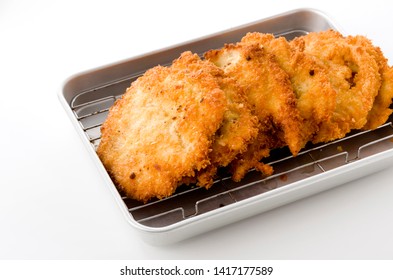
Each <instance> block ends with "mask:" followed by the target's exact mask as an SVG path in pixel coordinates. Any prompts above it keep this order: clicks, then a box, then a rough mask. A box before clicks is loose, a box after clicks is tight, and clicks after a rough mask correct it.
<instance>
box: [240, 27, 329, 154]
mask: <svg viewBox="0 0 393 280" xmlns="http://www.w3.org/2000/svg"><path fill="white" fill-rule="evenodd" d="M241 42H242V43H243V44H258V45H259V46H260V47H261V48H263V49H264V50H266V51H267V52H268V53H270V54H272V55H274V57H275V59H276V61H277V63H278V64H279V65H280V67H281V68H282V69H283V70H284V71H285V72H286V73H287V74H288V76H289V79H290V81H291V83H292V87H293V90H294V92H295V94H296V98H297V108H298V109H299V113H300V116H301V117H302V119H303V121H302V125H301V132H302V137H303V139H302V145H301V146H302V147H304V146H305V144H306V143H307V142H308V141H310V140H311V139H312V137H313V136H314V135H315V134H316V133H317V132H318V130H319V127H320V126H321V124H322V123H324V122H326V121H327V120H328V119H329V118H330V117H331V115H332V113H333V110H334V108H335V106H334V104H335V101H336V92H335V90H334V89H333V88H332V86H331V84H330V82H329V79H328V76H327V71H326V67H324V65H321V64H320V63H318V61H316V60H315V59H314V58H313V57H312V56H310V55H307V54H306V53H304V52H303V51H300V50H298V49H296V48H293V47H291V46H290V44H289V42H288V41H287V40H286V39H285V38H284V37H278V38H275V37H274V36H273V35H272V34H264V33H257V32H255V33H248V34H247V35H246V36H244V37H243V38H242V40H241Z"/></svg>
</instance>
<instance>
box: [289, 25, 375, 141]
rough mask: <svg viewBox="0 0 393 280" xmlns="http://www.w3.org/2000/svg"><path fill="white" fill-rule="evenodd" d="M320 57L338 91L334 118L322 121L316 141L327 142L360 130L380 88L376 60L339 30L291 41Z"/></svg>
mask: <svg viewBox="0 0 393 280" xmlns="http://www.w3.org/2000/svg"><path fill="white" fill-rule="evenodd" d="M291 44H292V45H293V46H295V47H296V46H297V47H299V46H302V48H303V50H304V52H305V53H308V54H310V55H312V56H314V57H316V58H318V59H320V60H321V61H322V62H323V63H324V64H325V65H326V66H327V67H328V69H329V71H328V75H329V80H330V82H331V84H332V86H333V88H334V89H335V90H336V92H337V98H336V102H335V109H334V112H333V115H332V117H331V118H330V120H328V121H327V122H325V123H323V125H322V126H321V128H320V130H319V132H318V134H317V135H316V137H315V138H314V140H313V142H314V143H318V142H328V141H331V140H334V139H338V138H342V137H344V136H345V135H346V134H347V133H348V132H350V131H351V130H352V129H361V128H362V127H364V126H365V125H366V123H367V118H368V114H369V112H370V110H371V108H372V107H373V103H374V99H375V97H376V96H377V94H378V91H379V89H380V87H381V77H380V74H379V67H378V64H377V62H376V60H375V59H374V58H373V56H372V55H370V54H369V53H368V52H367V50H366V49H365V48H364V47H362V46H360V45H353V44H350V43H349V42H348V41H347V40H346V39H345V37H344V36H342V35H341V34H340V33H339V32H337V31H333V30H328V31H322V32H314V33H309V34H307V35H305V36H302V37H298V38H296V39H295V40H293V41H292V42H291Z"/></svg>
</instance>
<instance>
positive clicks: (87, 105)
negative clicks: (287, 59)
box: [71, 77, 393, 227]
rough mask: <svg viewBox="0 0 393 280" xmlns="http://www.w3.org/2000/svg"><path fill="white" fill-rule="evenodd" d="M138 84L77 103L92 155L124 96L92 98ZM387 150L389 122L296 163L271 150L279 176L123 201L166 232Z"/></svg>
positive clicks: (222, 181)
mask: <svg viewBox="0 0 393 280" xmlns="http://www.w3.org/2000/svg"><path fill="white" fill-rule="evenodd" d="M135 78H136V77H131V78H128V79H124V80H121V81H117V82H116V83H112V84H110V85H106V86H103V87H100V88H96V89H93V90H90V91H86V92H83V93H81V94H79V95H78V96H76V97H75V98H74V100H73V102H72V106H71V108H72V110H73V112H74V114H75V117H76V118H77V120H78V121H79V124H80V126H81V129H83V131H84V132H85V135H86V137H87V139H88V140H89V141H90V143H91V145H92V146H93V147H94V149H96V148H97V147H98V145H99V141H100V136H101V135H100V127H101V125H102V123H103V122H104V120H105V119H106V117H107V115H108V111H109V108H110V107H111V106H112V105H113V104H114V102H115V101H116V100H117V99H118V98H119V97H120V96H121V93H122V92H124V86H123V89H122V90H121V91H119V92H118V93H119V94H116V95H109V96H104V97H100V98H98V99H94V98H92V96H102V94H97V91H108V89H110V91H111V92H113V91H112V90H113V86H119V84H123V85H129V84H130V82H131V81H132V80H134V79H135ZM87 96H88V97H87ZM389 149H393V126H392V120H391V119H390V120H389V121H388V122H387V123H386V124H384V125H382V126H380V127H379V128H377V129H375V130H373V131H354V132H352V133H350V134H349V135H347V136H346V137H345V138H342V139H339V140H336V141H333V142H329V143H327V144H321V145H308V146H306V148H304V149H303V150H302V151H301V152H300V153H299V154H298V155H297V156H296V157H293V156H292V155H291V154H290V152H289V151H288V149H286V148H282V149H276V150H273V151H272V153H271V156H270V157H269V158H267V159H266V160H264V162H266V163H269V164H270V165H271V166H272V167H273V168H274V170H275V173H274V174H273V175H272V176H269V177H264V176H262V175H261V173H259V172H257V171H255V170H251V171H250V172H248V174H247V175H246V177H245V178H244V179H243V180H242V181H241V182H234V181H232V180H231V178H230V177H229V176H227V175H225V174H223V175H222V176H220V177H219V179H217V180H216V181H215V182H214V184H213V186H212V187H211V188H210V189H209V190H206V189H204V188H200V187H196V186H180V187H179V188H178V190H177V191H176V193H175V194H173V195H172V196H170V197H168V198H165V199H161V200H155V201H152V202H150V203H146V204H143V203H140V202H138V201H135V200H132V199H130V198H127V197H126V196H124V195H122V194H121V193H120V192H119V195H121V196H122V199H123V202H124V203H125V205H126V206H127V208H128V210H129V213H130V215H132V216H133V218H134V220H135V221H137V222H139V223H141V224H143V225H146V226H150V227H163V226H168V225H171V224H174V223H177V222H179V221H182V220H185V219H188V218H190V217H194V216H197V215H200V214H203V213H207V212H209V211H214V210H215V209H217V208H220V207H225V206H227V205H230V204H233V203H237V202H239V201H242V200H244V199H249V198H251V197H254V196H257V195H262V194H264V193H266V192H269V191H272V190H274V189H277V188H281V187H284V186H287V185H289V184H291V183H294V182H297V181H300V180H303V179H305V178H308V177H311V176H316V175H318V174H321V173H324V172H328V171H329V170H332V169H335V168H338V167H340V166H343V165H348V164H351V163H352V162H355V161H359V160H362V159H364V158H366V157H369V156H372V155H375V154H377V153H380V152H383V151H386V150H389Z"/></svg>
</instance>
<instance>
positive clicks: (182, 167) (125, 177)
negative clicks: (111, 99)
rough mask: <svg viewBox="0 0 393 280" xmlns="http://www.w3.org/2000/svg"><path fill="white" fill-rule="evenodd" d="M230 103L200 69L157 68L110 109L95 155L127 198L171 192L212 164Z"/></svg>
mask: <svg viewBox="0 0 393 280" xmlns="http://www.w3.org/2000/svg"><path fill="white" fill-rule="evenodd" d="M182 59H183V58H182V57H180V58H179V59H178V60H177V61H175V62H174V63H175V64H176V63H181V61H182ZM226 103H227V101H226V98H225V93H224V92H223V90H221V88H220V86H219V84H218V83H217V80H216V79H215V78H214V77H213V76H212V75H211V74H210V73H209V72H208V71H205V70H204V69H202V68H201V67H198V66H197V65H192V66H191V65H190V67H187V68H184V69H181V68H180V67H174V68H171V67H162V66H157V67H154V68H152V69H150V70H148V71H147V72H146V73H145V74H144V75H143V76H142V77H140V78H139V79H137V80H136V81H135V82H134V83H132V85H131V86H130V88H128V89H127V91H126V93H125V94H124V95H123V96H122V98H121V99H120V100H118V101H117V102H116V103H115V105H114V106H113V107H112V108H111V110H110V112H109V115H108V118H107V120H106V121H105V123H104V124H103V125H102V128H101V132H102V138H101V142H100V145H99V147H98V149H97V153H98V155H99V157H100V159H101V160H102V162H103V164H104V166H105V167H106V169H107V170H108V172H109V174H110V175H111V176H112V178H113V179H114V180H115V182H116V183H117V185H118V186H119V187H120V189H122V190H123V191H124V192H125V193H126V194H127V196H129V197H131V198H134V199H137V200H140V201H144V202H146V201H148V200H150V199H151V198H154V197H157V198H164V197H167V196H170V195H171V194H173V193H174V191H175V190H176V188H177V186H178V185H179V184H180V183H181V182H182V178H183V177H185V176H190V177H192V176H195V172H196V171H198V170H201V169H203V168H206V167H207V166H208V165H209V164H210V159H209V153H210V151H211V148H212V142H213V140H214V137H215V134H216V132H217V130H218V129H219V127H220V126H221V123H222V121H223V118H224V114H225V112H226V110H227V108H226Z"/></svg>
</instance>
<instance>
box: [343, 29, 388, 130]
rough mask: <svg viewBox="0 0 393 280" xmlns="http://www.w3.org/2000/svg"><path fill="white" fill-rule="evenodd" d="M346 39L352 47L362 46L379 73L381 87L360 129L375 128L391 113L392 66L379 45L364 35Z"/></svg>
mask: <svg viewBox="0 0 393 280" xmlns="http://www.w3.org/2000/svg"><path fill="white" fill-rule="evenodd" d="M346 41H347V42H348V43H349V44H351V45H353V46H354V47H356V46H359V47H361V48H364V49H365V50H366V51H367V53H369V54H370V55H371V56H372V57H373V58H374V59H375V61H376V62H377V64H378V68H379V74H380V75H381V87H380V89H379V92H378V95H377V96H376V97H375V100H374V104H373V107H372V108H371V111H370V112H369V113H368V115H367V123H366V125H365V126H364V127H362V129H364V130H368V129H375V128H377V127H378V126H380V125H382V124H384V123H385V122H386V121H387V119H388V118H389V116H390V114H391V113H392V109H390V108H389V106H390V104H391V103H392V98H393V67H389V65H388V60H387V59H386V58H385V57H384V55H383V53H382V51H381V49H380V48H379V47H375V46H373V44H372V42H371V41H370V40H369V39H367V38H365V37H364V36H360V35H357V36H348V37H347V38H346Z"/></svg>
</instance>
